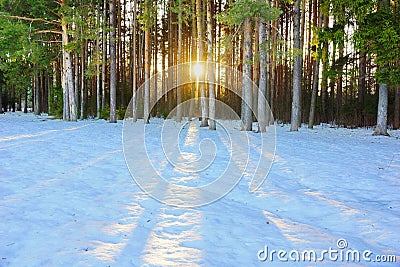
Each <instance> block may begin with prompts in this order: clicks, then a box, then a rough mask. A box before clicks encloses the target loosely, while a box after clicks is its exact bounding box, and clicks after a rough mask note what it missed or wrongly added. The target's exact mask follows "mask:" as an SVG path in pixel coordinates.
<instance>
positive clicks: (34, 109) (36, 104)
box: [33, 74, 40, 115]
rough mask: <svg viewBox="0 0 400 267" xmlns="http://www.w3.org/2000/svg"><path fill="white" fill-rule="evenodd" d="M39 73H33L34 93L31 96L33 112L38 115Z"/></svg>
mask: <svg viewBox="0 0 400 267" xmlns="http://www.w3.org/2000/svg"><path fill="white" fill-rule="evenodd" d="M39 86H40V83H39V74H36V75H35V83H34V86H33V87H34V90H35V91H34V94H33V98H34V104H35V105H34V107H33V111H34V113H35V115H39V114H40V100H39V99H40V97H39V96H40V94H39V91H40V90H39Z"/></svg>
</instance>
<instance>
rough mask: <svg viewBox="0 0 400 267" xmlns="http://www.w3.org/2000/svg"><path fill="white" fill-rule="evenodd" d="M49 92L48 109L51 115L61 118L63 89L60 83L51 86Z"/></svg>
mask: <svg viewBox="0 0 400 267" xmlns="http://www.w3.org/2000/svg"><path fill="white" fill-rule="evenodd" d="M50 92H51V93H52V97H50V102H49V105H50V111H51V113H50V114H51V115H54V116H56V118H58V119H61V118H62V117H63V91H62V88H61V85H58V86H56V87H51V88H50Z"/></svg>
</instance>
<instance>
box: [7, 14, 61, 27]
mask: <svg viewBox="0 0 400 267" xmlns="http://www.w3.org/2000/svg"><path fill="white" fill-rule="evenodd" d="M2 16H3V17H6V18H10V19H20V20H26V21H41V22H44V23H47V24H53V25H57V26H59V25H61V23H60V22H58V21H49V20H46V19H43V18H28V17H20V16H11V15H2Z"/></svg>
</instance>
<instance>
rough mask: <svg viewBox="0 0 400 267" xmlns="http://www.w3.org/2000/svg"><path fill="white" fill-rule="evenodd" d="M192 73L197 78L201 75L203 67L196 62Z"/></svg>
mask: <svg viewBox="0 0 400 267" xmlns="http://www.w3.org/2000/svg"><path fill="white" fill-rule="evenodd" d="M193 72H194V74H195V75H196V76H197V77H199V76H200V75H201V74H202V73H203V66H202V65H201V64H200V63H198V62H197V63H194V65H193Z"/></svg>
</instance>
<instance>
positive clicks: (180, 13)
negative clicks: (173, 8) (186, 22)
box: [176, 1, 183, 122]
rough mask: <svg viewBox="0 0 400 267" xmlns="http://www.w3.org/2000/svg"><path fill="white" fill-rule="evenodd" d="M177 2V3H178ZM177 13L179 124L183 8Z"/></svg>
mask: <svg viewBox="0 0 400 267" xmlns="http://www.w3.org/2000/svg"><path fill="white" fill-rule="evenodd" d="M178 2H179V1H178ZM178 9H179V11H178V51H177V55H176V58H177V63H178V69H177V71H178V73H177V74H178V75H177V82H178V86H177V88H176V121H177V122H181V120H182V105H181V102H182V86H181V75H182V73H181V64H182V63H183V62H182V56H183V55H182V42H183V40H182V23H183V21H182V19H183V18H182V12H183V6H182V5H180V6H179V7H178Z"/></svg>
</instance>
